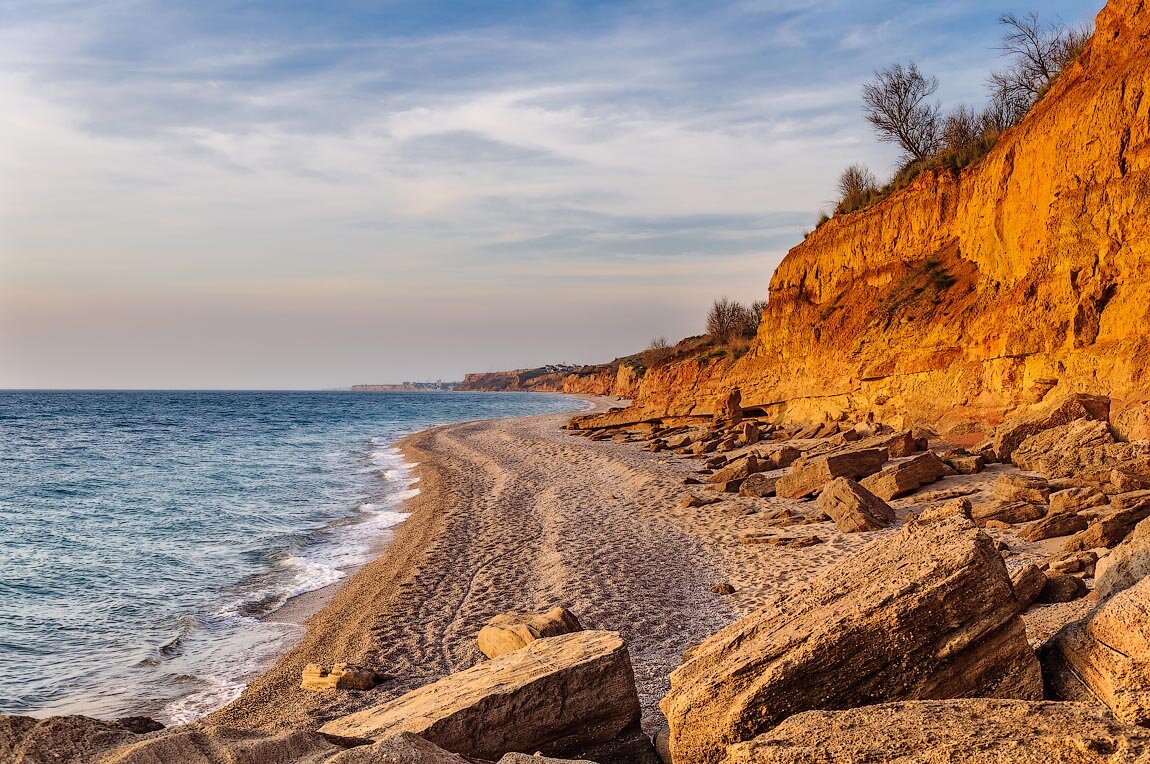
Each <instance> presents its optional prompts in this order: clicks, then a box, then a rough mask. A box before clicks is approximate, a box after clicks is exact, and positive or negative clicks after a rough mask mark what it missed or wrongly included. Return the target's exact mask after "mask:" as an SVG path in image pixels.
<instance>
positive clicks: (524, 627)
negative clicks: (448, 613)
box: [476, 607, 583, 658]
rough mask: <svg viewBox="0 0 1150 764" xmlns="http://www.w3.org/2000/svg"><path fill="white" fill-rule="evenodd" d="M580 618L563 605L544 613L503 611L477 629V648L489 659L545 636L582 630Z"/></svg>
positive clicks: (555, 635)
mask: <svg viewBox="0 0 1150 764" xmlns="http://www.w3.org/2000/svg"><path fill="white" fill-rule="evenodd" d="M582 630H583V627H582V626H581V625H580V624H579V619H578V618H576V617H575V614H574V613H572V612H571V611H570V610H568V609H567V608H565V607H555V608H552V609H551V610H548V611H547V612H543V613H504V614H503V615H497V616H495V617H494V618H492V619H491V620H490V621H488V622H487V625H486V626H484V627H483V628H482V629H480V630H479V636H478V637H477V638H476V641H478V643H479V651H480V652H481V653H483V654H484V655H486V656H487V657H488V658H498V657H499V656H500V655H504V654H506V653H510V652H513V651H515V650H519V649H521V648H523V647H526V646H527V645H528V644H530V643H531V642H534V641H535V640H537V639H543V638H545V637H557V636H559V635H560V634H570V633H572V632H575V631H582Z"/></svg>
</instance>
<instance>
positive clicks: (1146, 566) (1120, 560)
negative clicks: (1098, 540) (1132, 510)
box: [1094, 520, 1150, 599]
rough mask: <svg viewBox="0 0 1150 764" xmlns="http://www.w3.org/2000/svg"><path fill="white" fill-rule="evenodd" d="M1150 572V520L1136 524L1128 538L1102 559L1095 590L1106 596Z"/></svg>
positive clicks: (1136, 581)
mask: <svg viewBox="0 0 1150 764" xmlns="http://www.w3.org/2000/svg"><path fill="white" fill-rule="evenodd" d="M1147 575H1150V520H1143V521H1142V522H1140V523H1138V524H1137V525H1135V526H1134V529H1133V530H1132V531H1130V534H1129V535H1128V536H1127V537H1126V539H1125V540H1124V541H1123V542H1122V543H1121V544H1119V545H1118V546H1116V547H1114V549H1113V550H1111V552H1110V554H1108V555H1106V556H1105V557H1103V558H1102V559H1100V560H1099V561H1098V564H1097V566H1096V568H1095V571H1094V591H1095V592H1097V593H1098V598H1099V599H1106V598H1107V597H1111V596H1113V595H1115V594H1117V593H1118V592H1120V591H1123V590H1125V589H1129V588H1130V587H1131V586H1133V585H1134V584H1136V583H1138V582H1139V581H1141V580H1142V579H1143V578H1145V577H1146V576H1147Z"/></svg>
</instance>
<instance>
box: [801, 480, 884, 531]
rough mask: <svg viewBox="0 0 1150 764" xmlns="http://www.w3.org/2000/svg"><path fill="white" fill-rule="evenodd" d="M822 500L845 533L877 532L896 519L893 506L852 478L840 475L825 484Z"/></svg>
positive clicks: (820, 502) (827, 511) (824, 506)
mask: <svg viewBox="0 0 1150 764" xmlns="http://www.w3.org/2000/svg"><path fill="white" fill-rule="evenodd" d="M818 503H819V509H821V510H822V511H823V513H824V514H826V515H827V516H828V517H830V518H831V519H832V520H834V521H835V527H836V528H838V529H839V530H840V531H842V532H843V533H858V532H860V531H877V530H881V529H883V528H885V527H887V526H888V525H890V524H891V523H892V522H894V510H893V509H891V508H890V505H889V504H887V503H886V502H885V501H883V500H882V499H880V498H879V497H877V496H875V495H874V494H873V493H871V492H870V491H868V490H867V489H865V488H863V487H862V486H861V485H859V484H858V483H856V482H855V481H853V480H851V479H850V478H836V479H835V480H832V481H831V482H829V483H827V484H826V485H825V486H823V490H822V492H821V493H820V494H819V502H818Z"/></svg>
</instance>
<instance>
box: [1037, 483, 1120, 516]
mask: <svg viewBox="0 0 1150 764" xmlns="http://www.w3.org/2000/svg"><path fill="white" fill-rule="evenodd" d="M1107 501H1109V500H1108V499H1107V498H1106V494H1105V493H1103V492H1102V489H1100V488H1094V487H1086V488H1066V489H1064V490H1061V491H1057V492H1055V493H1052V494H1050V512H1051V514H1064V513H1075V512H1081V511H1082V510H1084V509H1090V508H1092V507H1100V506H1102V505H1104V504H1106V503H1107Z"/></svg>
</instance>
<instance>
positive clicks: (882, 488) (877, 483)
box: [860, 451, 954, 501]
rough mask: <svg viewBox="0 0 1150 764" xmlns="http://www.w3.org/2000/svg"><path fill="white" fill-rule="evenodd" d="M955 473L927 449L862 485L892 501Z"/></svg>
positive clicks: (867, 479)
mask: <svg viewBox="0 0 1150 764" xmlns="http://www.w3.org/2000/svg"><path fill="white" fill-rule="evenodd" d="M953 474H954V470H952V469H951V468H950V467H948V466H946V464H945V463H943V461H942V459H939V458H938V456H936V455H935V453H934V452H933V451H927V452H926V453H925V454H919V455H918V456H915V457H913V458H910V459H907V460H906V461H905V462H899V463H898V464H895V465H893V466H890V467H887V468H886V469H884V470H883V471H882V472H879V473H877V474H874V475H871V476H870V477H868V478H865V479H864V480H862V482H861V483H860V485H862V487H863V488H865V489H867V490H868V491H870V492H871V493H873V494H874V495H875V496H877V497H879V498H880V499H883V500H884V501H890V500H891V499H894V498H897V497H899V496H904V495H905V494H908V493H911V492H913V491H917V490H918V489H919V488H921V487H923V486H924V485H927V484H929V483H933V482H935V481H936V480H941V479H942V478H944V477H946V476H947V475H953Z"/></svg>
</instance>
